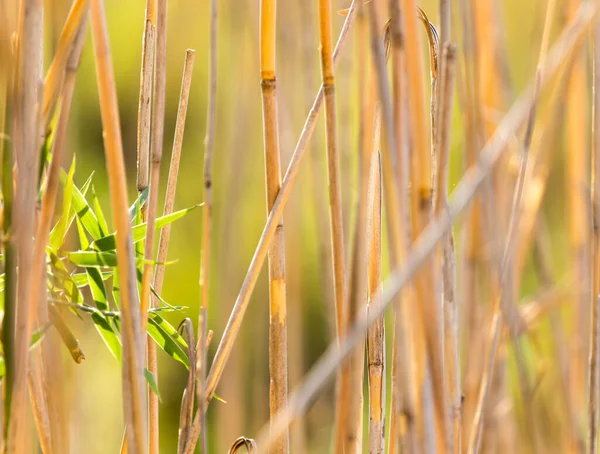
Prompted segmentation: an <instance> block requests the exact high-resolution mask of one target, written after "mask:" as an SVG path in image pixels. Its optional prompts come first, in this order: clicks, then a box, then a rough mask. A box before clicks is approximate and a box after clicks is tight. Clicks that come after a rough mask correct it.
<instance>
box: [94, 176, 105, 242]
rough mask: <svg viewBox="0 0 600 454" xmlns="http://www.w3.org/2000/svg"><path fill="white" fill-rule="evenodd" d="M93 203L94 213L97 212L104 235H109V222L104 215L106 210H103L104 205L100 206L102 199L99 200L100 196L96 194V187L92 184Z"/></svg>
mask: <svg viewBox="0 0 600 454" xmlns="http://www.w3.org/2000/svg"><path fill="white" fill-rule="evenodd" d="M92 205H93V206H94V213H96V217H97V218H98V224H99V225H100V229H101V230H102V232H103V233H104V235H107V234H108V232H109V230H108V224H107V223H106V218H105V217H104V212H103V211H102V207H101V206H100V201H99V200H98V197H97V196H96V189H95V188H94V186H93V185H92Z"/></svg>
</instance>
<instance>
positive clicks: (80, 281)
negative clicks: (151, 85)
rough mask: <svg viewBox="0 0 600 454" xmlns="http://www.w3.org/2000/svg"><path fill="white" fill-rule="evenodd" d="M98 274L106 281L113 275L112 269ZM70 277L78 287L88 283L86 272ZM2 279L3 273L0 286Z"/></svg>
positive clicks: (0, 282)
mask: <svg viewBox="0 0 600 454" xmlns="http://www.w3.org/2000/svg"><path fill="white" fill-rule="evenodd" d="M100 275H101V276H102V280H103V281H106V280H107V279H109V278H110V277H111V276H112V275H113V273H112V271H103V272H101V273H100ZM71 278H72V279H73V282H75V285H77V287H79V288H82V287H87V286H88V284H89V283H88V275H87V273H75V274H71ZM3 279H4V275H1V276H0V286H1V285H2V282H3Z"/></svg>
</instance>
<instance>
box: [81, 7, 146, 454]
mask: <svg viewBox="0 0 600 454" xmlns="http://www.w3.org/2000/svg"><path fill="white" fill-rule="evenodd" d="M91 18H92V36H93V43H94V54H95V59H96V77H97V79H98V91H99V97H100V107H101V114H102V125H103V128H104V146H105V154H106V166H107V170H108V178H109V187H110V195H111V206H112V211H113V214H114V218H115V227H116V231H117V238H116V243H117V262H118V263H119V278H120V282H121V333H122V342H123V406H124V414H125V423H126V425H127V443H128V449H129V452H130V453H132V454H142V453H145V452H146V446H147V439H146V434H147V431H146V403H145V400H146V399H145V389H146V387H145V381H144V359H143V358H144V356H145V355H144V349H143V345H144V343H143V339H142V333H143V331H142V329H141V327H142V322H141V320H140V318H141V317H140V309H139V304H138V301H139V300H138V293H137V279H136V268H135V262H134V256H133V251H134V249H133V244H132V239H131V225H130V222H129V214H128V202H127V180H126V178H125V163H124V160H123V143H122V140H121V128H120V123H119V110H118V103H117V92H116V85H115V79H114V71H113V66H112V59H111V54H110V46H109V40H108V31H107V28H106V17H105V13H104V2H103V1H102V0H92V3H91Z"/></svg>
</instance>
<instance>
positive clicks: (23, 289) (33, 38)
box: [7, 0, 44, 454]
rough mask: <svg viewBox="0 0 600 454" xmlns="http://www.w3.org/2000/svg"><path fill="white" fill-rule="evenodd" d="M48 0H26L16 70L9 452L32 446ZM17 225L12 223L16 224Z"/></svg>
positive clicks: (22, 7) (21, 22)
mask: <svg viewBox="0 0 600 454" xmlns="http://www.w3.org/2000/svg"><path fill="white" fill-rule="evenodd" d="M43 21H44V5H43V2H42V1H41V0H31V1H27V2H23V3H22V4H21V13H20V33H19V35H18V36H19V42H18V44H17V45H18V47H17V72H16V79H15V86H14V103H15V108H14V123H13V153H14V155H15V160H16V164H17V177H16V191H15V198H14V201H15V203H14V205H13V213H12V220H13V222H14V228H12V229H11V232H12V234H13V235H15V238H14V241H15V243H14V244H15V245H16V253H17V260H18V266H19V271H18V275H17V276H15V277H17V299H16V300H15V312H16V314H15V317H16V322H15V328H16V329H15V332H14V339H13V341H14V363H13V366H14V383H13V387H12V396H11V399H12V406H11V413H10V419H9V420H8V424H9V432H8V440H7V446H8V450H7V452H8V453H9V454H12V453H18V452H22V451H21V450H25V449H26V446H27V427H28V414H27V402H26V398H27V391H26V389H27V388H26V383H27V366H28V363H29V361H28V358H29V342H30V339H31V333H32V330H33V323H32V321H31V319H30V317H29V314H30V313H31V312H32V311H34V310H35V308H32V307H31V298H30V295H31V293H30V282H31V280H32V279H33V278H34V276H36V277H37V275H36V274H35V273H33V270H32V262H33V241H32V238H33V235H34V233H35V204H36V200H37V191H38V187H37V178H36V175H37V170H38V169H39V157H40V153H39V147H40V143H41V141H40V115H39V110H40V109H39V106H40V104H41V101H42V96H43V94H42V67H43V30H44V27H43ZM11 227H12V226H11Z"/></svg>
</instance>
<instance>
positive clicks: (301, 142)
mask: <svg viewBox="0 0 600 454" xmlns="http://www.w3.org/2000/svg"><path fill="white" fill-rule="evenodd" d="M356 2H357V0H353V1H352V6H351V7H350V10H349V12H348V16H347V17H346V21H345V22H344V26H343V27H342V30H341V32H340V36H339V38H338V42H337V44H336V48H335V50H334V52H333V63H334V65H335V63H336V61H337V59H338V55H339V53H340V51H341V50H342V48H343V47H344V44H345V43H346V40H347V38H348V36H349V31H350V29H351V26H352V23H353V22H354V17H355V15H356ZM323 94H324V89H323V86H321V88H320V89H319V92H318V93H317V96H316V98H315V102H314V103H313V106H312V108H311V110H310V112H309V114H308V117H307V119H306V122H305V123H304V128H303V129H302V133H301V134H300V138H299V139H298V143H297V144H296V149H295V150H294V154H293V156H292V159H291V161H290V164H289V166H288V170H287V172H286V174H285V177H284V179H283V181H282V183H281V189H280V191H279V193H278V195H277V199H276V200H275V203H274V204H273V209H272V210H271V214H270V215H269V217H268V218H267V222H266V224H265V227H264V229H263V233H262V235H261V237H260V240H259V242H258V245H257V247H256V250H255V252H254V256H253V258H252V261H251V262H250V267H249V269H248V272H247V273H246V277H245V278H244V282H243V284H242V288H241V289H240V292H239V294H238V297H237V299H236V302H235V305H234V307H233V309H232V311H231V315H230V317H229V321H228V322H227V326H226V327H225V331H224V332H223V337H222V338H221V342H220V343H219V347H218V348H217V353H216V354H215V357H214V359H213V363H212V366H211V368H210V371H209V373H208V377H207V383H206V402H205V404H204V407H205V408H206V406H207V405H208V403H209V402H210V400H211V399H212V397H213V396H214V393H215V389H216V387H217V384H218V382H219V380H220V378H221V376H222V375H223V371H224V368H225V364H226V363H227V359H228V358H229V355H230V353H231V349H232V347H233V344H234V342H235V339H236V338H237V335H238V333H239V330H240V327H241V324H242V320H243V318H244V314H245V313H246V309H247V308H248V303H249V302H250V296H251V294H252V291H253V290H254V286H255V285H256V281H257V279H258V275H259V273H260V269H261V267H262V264H263V263H264V260H265V258H266V255H267V248H268V246H269V244H270V241H271V239H272V238H273V235H274V234H275V230H276V229H277V225H278V222H279V218H280V217H281V215H282V213H283V209H284V207H285V205H286V203H287V201H288V199H289V196H290V192H291V188H292V186H293V184H294V182H295V180H296V177H297V176H298V171H299V170H300V162H301V161H302V157H303V156H304V152H305V151H306V149H307V145H308V142H309V139H310V138H311V136H312V133H313V132H314V129H315V125H316V119H317V114H318V113H319V110H320V108H321V106H322V104H323ZM202 411H203V409H202V407H200V409H199V410H198V411H196V416H195V417H194V426H193V429H192V443H195V442H196V441H197V440H198V434H199V432H200V418H201V413H202Z"/></svg>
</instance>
